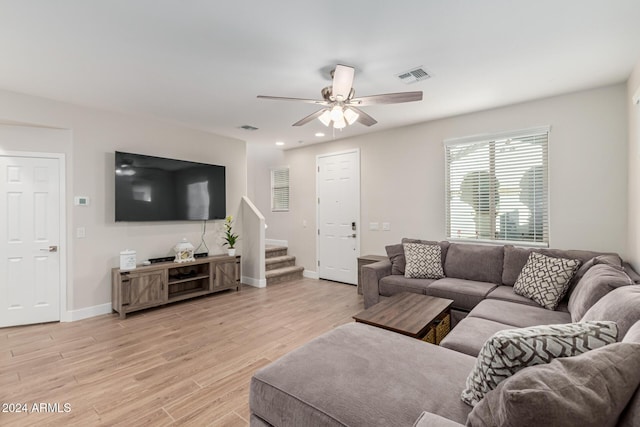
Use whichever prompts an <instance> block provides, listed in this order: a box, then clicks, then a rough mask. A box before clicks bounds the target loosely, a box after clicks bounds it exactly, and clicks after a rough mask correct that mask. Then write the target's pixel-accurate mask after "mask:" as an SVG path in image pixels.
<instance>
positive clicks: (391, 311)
mask: <svg viewBox="0 0 640 427" xmlns="http://www.w3.org/2000/svg"><path fill="white" fill-rule="evenodd" d="M451 304H453V300H450V299H445V298H438V297H432V296H428V295H422V294H414V293H411V292H402V293H400V294H396V295H393V296H392V297H389V298H387V299H385V300H382V301H380V302H379V303H378V304H376V305H374V306H373V307H369V308H368V309H366V310H364V311H362V312H360V313H358V314H356V315H355V316H353V318H354V319H355V321H356V322H360V323H366V324H368V325H372V326H377V327H379V328H382V329H387V330H389V331H393V332H397V333H399V334H403V335H408V336H410V337H413V338H418V339H423V340H424V339H425V337H427V335H428V334H429V332H430V331H432V329H433V333H434V339H433V343H434V344H438V343H439V339H436V338H435V328H436V327H437V325H439V324H440V323H441V322H446V325H444V324H443V325H442V326H443V327H444V326H446V331H440V334H439V335H441V337H440V338H442V337H443V336H444V335H446V333H447V332H449V324H450V322H451Z"/></svg>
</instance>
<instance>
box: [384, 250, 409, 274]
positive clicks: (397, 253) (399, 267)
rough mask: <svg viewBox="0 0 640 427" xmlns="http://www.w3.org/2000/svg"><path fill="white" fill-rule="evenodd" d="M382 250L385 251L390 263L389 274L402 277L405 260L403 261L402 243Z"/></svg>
mask: <svg viewBox="0 0 640 427" xmlns="http://www.w3.org/2000/svg"><path fill="white" fill-rule="evenodd" d="M384 249H385V251H387V257H389V261H391V274H402V275H404V268H405V264H406V260H405V259H404V246H403V245H402V243H398V244H396V245H388V246H385V247H384Z"/></svg>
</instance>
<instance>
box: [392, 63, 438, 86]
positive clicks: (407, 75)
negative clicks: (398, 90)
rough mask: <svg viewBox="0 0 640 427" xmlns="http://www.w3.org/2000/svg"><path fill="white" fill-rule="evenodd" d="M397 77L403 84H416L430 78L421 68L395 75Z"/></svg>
mask: <svg viewBox="0 0 640 427" xmlns="http://www.w3.org/2000/svg"><path fill="white" fill-rule="evenodd" d="M397 77H398V78H399V79H400V80H401V81H402V82H403V83H405V84H411V83H417V82H419V81H422V80H426V79H428V78H430V77H431V75H430V74H429V73H427V72H426V71H425V69H424V68H422V67H417V68H414V69H412V70H409V71H405V72H404V73H400V74H397Z"/></svg>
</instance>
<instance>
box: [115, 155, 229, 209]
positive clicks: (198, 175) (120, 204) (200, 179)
mask: <svg viewBox="0 0 640 427" xmlns="http://www.w3.org/2000/svg"><path fill="white" fill-rule="evenodd" d="M115 182H116V188H115V193H116V194H115V196H116V221H202V220H209V219H224V218H225V216H226V212H227V207H226V194H225V188H226V186H225V167H224V166H217V165H208V164H205V163H196V162H187V161H184V160H173V159H165V158H162V157H153V156H145V155H142V154H132V153H122V152H119V151H116V161H115Z"/></svg>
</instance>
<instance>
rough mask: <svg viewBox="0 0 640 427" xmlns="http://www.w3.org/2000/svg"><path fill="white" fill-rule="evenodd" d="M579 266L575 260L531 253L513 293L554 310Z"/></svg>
mask: <svg viewBox="0 0 640 427" xmlns="http://www.w3.org/2000/svg"><path fill="white" fill-rule="evenodd" d="M579 266H580V261H578V260H577V259H567V258H553V257H548V256H546V255H542V254H539V253H537V252H531V254H530V255H529V259H528V260H527V263H526V264H525V265H524V267H522V271H521V272H520V275H519V276H518V279H517V280H516V283H514V285H513V292H515V293H516V294H518V295H522V296H524V297H527V298H531V299H532V300H534V301H535V302H537V303H538V304H540V305H541V306H543V307H544V308H547V309H549V310H555V309H556V307H557V306H558V303H559V302H560V300H562V298H563V297H564V295H565V294H566V293H567V290H568V289H569V283H570V282H571V278H572V277H573V275H574V274H575V272H576V270H577V269H578V267H579Z"/></svg>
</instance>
